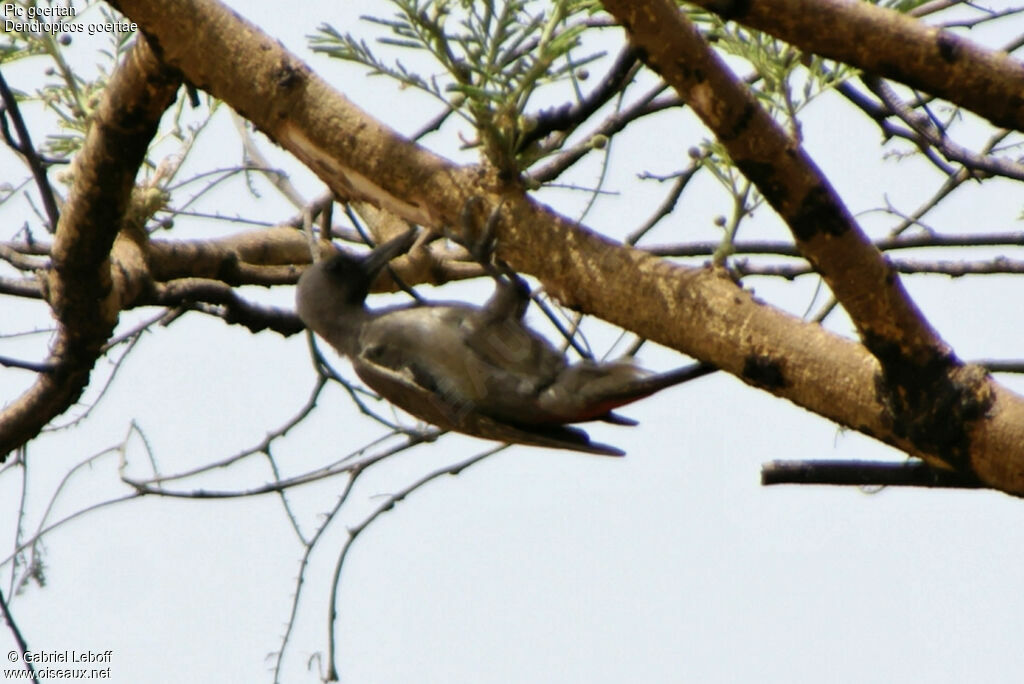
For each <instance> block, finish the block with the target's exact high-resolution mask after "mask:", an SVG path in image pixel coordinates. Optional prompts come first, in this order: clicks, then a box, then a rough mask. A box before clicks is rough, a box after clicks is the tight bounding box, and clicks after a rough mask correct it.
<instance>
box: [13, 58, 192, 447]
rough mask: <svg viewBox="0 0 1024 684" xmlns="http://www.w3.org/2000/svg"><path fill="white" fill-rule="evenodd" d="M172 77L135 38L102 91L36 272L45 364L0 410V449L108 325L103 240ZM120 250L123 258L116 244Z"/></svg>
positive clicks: (41, 409) (64, 399) (114, 297)
mask: <svg viewBox="0 0 1024 684" xmlns="http://www.w3.org/2000/svg"><path fill="white" fill-rule="evenodd" d="M179 85H180V78H179V77H178V76H177V74H176V72H174V71H173V70H170V69H168V68H167V67H166V66H164V65H163V64H161V63H160V62H159V60H157V59H156V57H155V56H154V55H153V53H152V51H150V49H149V46H148V45H147V44H146V41H145V40H140V41H138V42H137V43H136V45H135V47H134V48H133V49H132V50H131V52H129V53H128V56H127V57H126V59H125V62H124V63H123V64H122V65H121V66H120V67H119V68H118V70H117V73H116V74H115V75H114V77H113V78H112V79H111V81H110V84H109V85H108V86H107V89H106V90H105V91H104V94H103V100H102V102H101V103H100V106H99V108H98V109H97V111H96V115H95V119H94V120H93V123H92V127H91V128H90V129H89V133H88V134H87V136H86V141H85V146H84V148H83V149H82V150H81V151H80V152H79V153H78V155H77V156H76V157H75V161H74V165H73V166H72V173H73V175H74V185H73V187H72V189H71V192H70V194H69V196H68V201H67V203H66V204H65V206H64V211H63V213H62V214H61V217H60V221H59V222H58V224H57V232H56V237H55V239H54V243H53V249H52V253H51V255H52V264H53V266H52V268H51V269H50V270H49V271H48V272H46V273H44V274H42V281H43V287H42V291H43V293H44V295H45V297H46V299H47V300H48V301H49V303H50V306H51V307H52V309H53V314H54V317H55V318H56V319H57V325H58V333H57V338H56V340H55V342H54V344H53V347H52V349H51V354H50V365H51V366H52V368H53V369H52V370H51V371H49V372H46V373H41V374H40V375H39V378H38V379H37V380H36V382H35V384H34V385H33V386H32V387H31V388H29V390H28V391H27V392H25V394H23V395H22V396H21V397H19V398H18V399H17V400H16V401H14V402H13V403H11V404H10V405H9V406H7V407H5V408H4V410H3V412H2V413H0V458H2V457H3V456H6V454H8V453H9V452H10V451H11V450H12V449H15V448H17V447H19V446H21V445H22V444H24V443H25V442H26V441H27V440H28V439H31V438H32V437H34V436H35V435H37V434H38V433H39V431H40V430H41V429H42V428H43V426H44V425H46V424H47V423H48V422H49V421H50V420H51V419H52V418H53V417H54V416H57V415H59V414H61V413H63V412H64V411H66V410H67V409H68V408H69V407H70V406H71V405H72V404H74V402H75V401H77V400H78V398H79V396H81V394H82V390H83V389H84V388H85V387H86V385H87V384H88V382H89V374H90V372H91V371H92V368H93V365H94V364H95V362H96V359H97V358H98V357H99V355H100V352H101V348H102V347H103V344H104V343H105V342H106V341H107V339H108V338H109V337H110V334H111V333H112V332H113V330H114V326H115V325H116V324H117V317H118V313H119V312H120V310H121V308H122V300H121V296H122V293H123V292H124V288H123V287H120V286H118V284H117V283H115V281H116V280H117V279H119V278H120V276H121V273H120V272H119V271H118V269H114V268H112V266H111V263H112V262H111V259H110V253H111V249H112V248H113V247H114V244H115V239H116V238H117V237H118V234H119V231H120V229H121V227H122V220H123V217H124V214H125V210H126V208H127V207H128V206H129V202H130V200H131V194H132V188H133V186H134V181H135V176H136V174H137V172H138V170H139V165H140V164H141V163H142V160H143V158H144V157H145V154H146V150H147V149H148V147H149V143H150V142H151V141H152V139H153V135H154V134H155V133H156V130H157V126H158V124H159V122H160V117H161V116H162V115H163V112H164V110H165V109H167V107H168V106H169V105H170V104H171V103H172V102H173V101H174V97H175V92H176V91H177V89H178V86H179ZM125 247H126V250H127V249H128V246H127V245H126V246H125ZM124 258H125V259H131V258H132V257H131V255H130V254H128V253H127V252H126V253H125V254H124Z"/></svg>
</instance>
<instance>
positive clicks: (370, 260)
mask: <svg viewBox="0 0 1024 684" xmlns="http://www.w3.org/2000/svg"><path fill="white" fill-rule="evenodd" d="M414 242H416V229H415V228H410V229H409V230H408V231H406V232H404V233H402V234H401V235H399V236H398V237H394V238H391V239H390V240H388V241H387V242H385V243H383V244H380V245H377V246H376V247H375V248H374V250H373V251H372V252H370V253H369V254H367V255H366V257H365V258H364V259H363V268H364V269H365V270H366V274H367V275H368V276H370V280H371V281H372V280H373V278H374V277H375V276H376V275H377V274H378V273H380V271H381V269H383V268H384V267H385V266H387V264H388V262H389V261H391V260H392V259H394V258H395V257H397V256H401V255H402V254H405V253H406V252H408V251H409V248H410V247H412V245H413V243H414Z"/></svg>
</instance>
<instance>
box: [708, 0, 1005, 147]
mask: <svg viewBox="0 0 1024 684" xmlns="http://www.w3.org/2000/svg"><path fill="white" fill-rule="evenodd" d="M691 2H692V3H693V4H695V5H699V6H700V7H703V8H704V9H707V10H710V11H712V12H715V13H716V14H719V15H721V16H722V18H723V19H731V20H734V21H738V22H740V23H741V24H744V25H746V26H749V27H751V28H755V29H758V30H760V31H764V32H765V33H769V34H771V35H773V36H775V37H776V38H780V39H782V40H784V41H786V42H787V43H791V44H793V45H795V46H797V47H799V48H800V49H802V50H804V51H806V52H813V53H814V54H817V55H821V56H822V57H828V58H830V59H834V60H836V61H839V62H843V63H845V64H850V65H852V66H855V67H858V68H860V69H863V70H864V71H867V72H869V73H872V74H876V75H878V76H884V77H886V78H891V79H893V80H895V81H899V82H900V83H904V84H906V85H908V86H911V87H912V88H918V89H920V90H923V91H925V92H928V93H931V94H932V95H937V96H939V97H941V98H943V99H946V100H949V101H950V102H953V103H954V104H958V105H960V106H962V107H965V108H967V109H970V110H971V111H972V112H975V113H976V114H980V115H981V116H983V117H985V118H986V119H988V120H989V121H991V122H992V123H994V124H995V125H997V126H1002V127H1005V128H1014V129H1016V130H1018V131H1024V64H1021V63H1020V62H1019V61H1017V60H1015V59H1013V58H1012V57H1010V56H1009V55H1008V54H1006V53H1005V52H1003V51H1000V50H991V49H989V48H985V47H982V46H980V45H977V44H976V43H973V42H971V41H970V40H967V39H966V38H962V37H960V36H958V35H957V34H955V33H953V32H951V31H947V30H944V29H940V28H936V27H932V26H928V25H927V24H924V23H922V22H921V21H919V20H916V19H913V18H911V17H909V16H907V15H905V14H901V13H899V12H896V11H895V10H890V9H885V8H883V7H878V6H877V5H873V4H871V3H869V2H851V1H850V0H758V1H757V2H739V1H738V0H691Z"/></svg>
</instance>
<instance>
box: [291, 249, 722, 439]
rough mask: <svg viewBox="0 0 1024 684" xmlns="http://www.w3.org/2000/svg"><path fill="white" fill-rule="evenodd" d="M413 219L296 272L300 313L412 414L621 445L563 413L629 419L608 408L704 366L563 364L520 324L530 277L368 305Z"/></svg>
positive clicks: (442, 422) (492, 430) (479, 431)
mask: <svg viewBox="0 0 1024 684" xmlns="http://www.w3.org/2000/svg"><path fill="white" fill-rule="evenodd" d="M415 239H416V233H415V231H414V230H411V231H409V232H407V233H405V234H403V235H400V236H398V237H396V238H394V239H392V240H390V241H388V242H386V243H384V244H381V245H379V246H378V247H377V248H376V249H374V250H373V251H371V252H370V253H369V254H367V255H365V256H355V255H352V254H350V253H347V252H338V253H337V254H335V255H333V256H331V257H328V258H326V259H324V260H322V261H320V262H319V263H316V264H314V265H313V266H310V267H309V268H307V269H306V271H305V272H304V273H303V274H302V277H300V278H299V286H298V290H297V293H296V304H297V309H298V314H299V317H300V318H301V319H302V321H303V322H304V323H305V324H306V325H307V326H308V327H309V328H310V329H311V330H313V331H314V332H315V333H317V334H318V335H320V337H322V338H324V339H325V340H327V341H328V342H329V343H330V344H331V346H333V347H334V348H335V349H336V350H337V351H338V352H339V353H340V354H342V355H344V356H347V357H348V358H349V359H350V360H351V362H352V366H353V367H354V369H355V371H356V374H357V375H358V376H359V377H360V379H362V381H363V382H365V383H366V384H367V385H368V386H369V387H371V388H373V389H374V390H376V392H377V393H378V394H380V395H381V396H382V397H384V398H385V399H388V400H389V401H391V402H392V403H393V404H395V405H396V406H398V407H399V408H402V409H404V410H405V411H407V412H408V413H410V414H412V415H414V416H416V417H417V418H420V419H421V420H425V421H427V422H428V423H432V424H433V425H436V426H438V427H440V428H443V429H446V430H454V431H456V432H462V433H465V434H469V435H473V436H475V437H482V438H484V439H493V440H496V441H499V442H513V443H518V444H529V445H534V446H543V447H553V448H556V449H571V450H574V451H583V452H587V453H592V454H605V455H609V456H622V455H624V454H625V452H623V451H622V450H621V449H617V448H616V447H613V446H609V445H607V444H600V443H597V442H592V441H590V437H589V436H588V435H587V433H586V432H584V431H583V430H580V429H579V428H574V427H569V426H568V425H567V424H568V423H580V422H585V421H590V420H604V421H607V422H612V423H617V424H622V425H636V422H635V421H632V420H630V419H628V418H625V417H622V416H619V415H617V414H615V413H612V409H614V408H616V407H618V406H622V405H624V404H628V403H630V402H633V401H636V400H638V399H642V398H643V397H646V396H649V395H651V394H653V393H655V392H657V391H659V390H661V389H664V388H666V387H669V386H671V385H675V384H678V383H680V382H685V381H686V380H690V379H693V378H695V377H699V376H700V375H705V374H707V373H709V372H711V371H713V370H714V369H713V368H712V367H710V366H707V365H705V364H698V365H695V366H689V367H685V368H680V369H678V370H675V371H670V372H668V373H663V374H660V375H656V374H653V373H651V372H649V371H646V370H643V369H641V368H638V367H637V366H635V365H633V364H632V363H629V362H625V361H613V362H609V363H598V362H595V361H590V360H582V361H578V362H576V363H572V364H570V363H569V362H568V361H567V359H566V358H565V355H564V354H562V353H561V352H560V351H558V350H557V349H556V348H555V347H554V346H552V345H551V343H550V342H548V341H547V340H546V339H545V338H543V337H542V336H541V335H539V334H538V333H536V332H534V331H533V330H531V329H530V328H529V327H527V326H526V324H525V322H524V321H523V316H524V314H525V313H526V308H527V305H528V304H529V290H528V289H527V286H526V283H524V282H523V281H522V279H521V278H519V277H518V276H516V275H514V274H509V275H508V276H507V277H498V276H497V275H495V280H496V281H497V283H498V286H497V289H496V290H495V293H494V295H492V297H491V298H490V300H489V301H488V302H487V303H486V304H485V305H484V306H482V307H479V306H474V305H470V304H464V303H458V302H437V303H429V304H425V303H420V302H412V303H409V304H402V305H398V306H391V307H387V308H381V309H376V310H374V309H368V308H367V307H366V296H367V294H368V292H369V289H370V286H371V285H372V284H373V281H374V280H375V279H376V278H377V276H378V275H379V274H380V271H381V270H382V269H383V268H384V266H386V265H387V263H388V262H389V261H391V260H392V259H393V258H395V257H397V256H399V255H401V254H403V253H405V252H406V251H408V250H409V248H410V247H411V246H412V244H413V243H414V242H415Z"/></svg>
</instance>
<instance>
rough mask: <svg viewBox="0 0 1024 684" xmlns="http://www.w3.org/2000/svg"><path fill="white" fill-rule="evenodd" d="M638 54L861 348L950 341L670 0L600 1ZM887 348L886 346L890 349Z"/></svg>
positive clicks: (928, 353)
mask: <svg viewBox="0 0 1024 684" xmlns="http://www.w3.org/2000/svg"><path fill="white" fill-rule="evenodd" d="M604 4H605V7H606V8H607V9H608V10H609V11H610V12H611V13H612V14H613V15H615V17H616V18H617V19H619V21H620V22H622V24H623V26H625V27H626V29H627V31H629V34H630V40H631V41H632V42H633V43H635V44H636V45H637V46H638V47H639V48H641V49H642V50H643V51H644V55H645V61H646V62H647V63H648V64H649V65H650V66H651V67H652V68H653V69H654V70H655V71H657V72H658V73H659V74H660V75H661V76H662V77H663V78H664V79H665V80H666V81H668V82H669V84H671V85H672V86H673V87H674V88H675V90H676V92H677V93H679V95H680V96H681V97H682V98H683V100H685V101H686V102H687V103H688V104H689V105H690V107H691V108H692V109H693V110H694V112H696V113H697V115H698V116H700V118H701V120H703V121H704V123H705V124H706V125H707V126H708V127H709V128H711V130H712V131H713V132H714V133H715V135H716V136H717V137H718V139H719V140H720V141H721V142H722V143H723V144H724V145H725V147H726V148H727V149H728V151H729V154H730V156H731V157H732V160H733V161H734V162H735V163H736V165H737V166H738V167H739V168H740V170H742V171H743V172H744V174H745V175H746V176H747V177H748V178H749V179H750V180H752V181H753V182H754V183H755V184H756V185H757V187H758V189H759V190H760V191H761V194H762V195H764V197H765V199H767V200H768V202H769V203H770V204H771V205H772V207H773V208H774V209H775V210H776V211H777V212H778V213H779V214H780V215H781V216H782V218H783V219H784V220H785V221H786V223H787V224H788V225H789V226H790V229H791V230H792V232H793V235H794V237H795V238H796V240H797V245H798V246H799V248H800V251H801V253H802V254H804V255H805V256H806V257H807V259H808V260H809V261H810V262H811V263H812V264H813V265H814V267H815V269H816V270H817V271H818V272H819V273H821V275H822V276H823V277H824V278H825V281H826V282H827V283H828V285H829V287H830V288H831V289H832V291H833V293H835V295H836V298H837V299H838V300H839V301H840V303H842V304H843V307H844V308H845V309H846V310H847V312H848V313H849V314H850V317H851V318H852V319H853V322H854V324H855V325H856V326H857V328H858V330H859V331H860V333H861V336H862V337H863V338H864V340H865V342H866V343H867V344H868V346H869V347H872V348H873V351H874V350H875V349H874V348H875V347H880V346H884V347H886V348H890V347H892V348H894V349H895V350H897V351H899V352H901V353H902V354H903V355H905V356H907V357H910V358H915V357H918V358H919V359H920V360H922V361H923V360H927V359H930V358H932V357H934V356H946V355H948V354H950V353H951V352H950V350H949V349H948V348H947V347H946V345H945V344H944V343H943V342H942V340H941V338H939V336H938V333H936V332H935V331H934V330H933V329H932V328H931V326H930V325H929V324H928V322H927V321H926V320H925V319H924V317H923V316H922V315H921V313H920V311H918V309H917V307H916V306H915V305H914V303H913V302H912V301H911V300H910V297H909V296H908V295H907V293H906V291H905V290H904V289H903V287H902V285H901V284H900V282H899V278H898V277H896V276H895V274H894V273H893V271H892V269H891V268H889V266H888V264H887V263H886V262H885V260H884V259H883V258H882V255H881V253H880V252H879V251H878V250H877V249H875V248H874V246H873V245H872V244H871V241H870V240H869V239H868V237H867V235H865V234H864V232H863V231H862V230H861V229H860V227H859V226H858V225H857V223H856V221H855V220H854V218H853V216H852V215H851V214H850V212H849V210H848V209H847V208H846V206H844V204H843V202H842V200H841V199H840V198H839V196H838V194H837V193H836V192H835V190H834V189H833V188H832V186H831V185H830V184H829V182H828V180H827V179H826V178H825V177H824V175H823V174H822V173H821V171H820V169H818V167H817V166H816V165H815V164H814V162H813V161H812V160H811V158H810V157H809V156H808V155H807V153H806V152H805V151H804V150H803V149H802V148H801V147H800V146H799V144H798V143H797V142H796V141H794V140H793V139H792V138H791V137H790V136H789V134H788V133H787V132H786V131H785V129H783V127H782V126H780V125H779V124H778V123H776V122H775V121H774V120H773V119H772V117H771V115H770V114H769V113H768V112H766V111H765V110H764V109H763V108H762V107H761V106H760V105H759V104H758V103H757V101H756V100H755V98H754V96H753V94H752V93H751V92H750V89H749V88H748V87H747V86H746V84H745V83H744V82H743V81H742V80H740V79H739V78H737V77H736V76H735V75H734V74H733V73H732V72H731V71H730V70H729V68H728V67H727V66H726V65H725V63H724V62H723V61H722V59H721V58H720V57H719V56H718V55H717V54H716V53H715V52H714V51H713V50H712V49H711V47H710V46H709V45H708V44H707V42H706V41H705V40H704V39H703V38H702V37H701V35H700V33H699V32H698V30H697V28H696V27H695V26H694V25H693V24H692V23H691V22H690V21H689V20H688V19H687V18H686V16H685V15H684V14H683V13H682V12H681V11H679V9H678V7H677V6H676V4H675V3H673V2H670V1H669V0H647V1H646V2H622V1H621V0H616V1H609V2H605V3H604ZM890 353H891V352H890Z"/></svg>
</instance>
